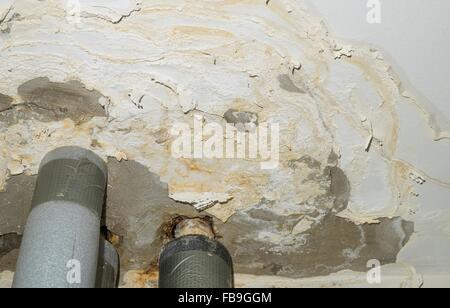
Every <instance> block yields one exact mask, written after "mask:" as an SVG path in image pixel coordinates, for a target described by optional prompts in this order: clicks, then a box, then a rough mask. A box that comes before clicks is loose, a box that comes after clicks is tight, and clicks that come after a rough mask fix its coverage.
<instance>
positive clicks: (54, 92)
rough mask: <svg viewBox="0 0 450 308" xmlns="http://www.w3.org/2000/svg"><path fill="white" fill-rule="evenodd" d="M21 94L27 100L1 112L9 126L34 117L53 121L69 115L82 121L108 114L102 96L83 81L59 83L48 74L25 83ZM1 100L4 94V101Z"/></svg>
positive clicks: (74, 119) (19, 92)
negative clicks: (102, 102)
mask: <svg viewBox="0 0 450 308" xmlns="http://www.w3.org/2000/svg"><path fill="white" fill-rule="evenodd" d="M18 94H19V96H20V97H21V99H22V101H23V103H22V104H19V105H16V106H14V109H12V110H8V111H6V112H5V111H4V112H3V113H1V114H0V121H1V122H4V123H6V124H7V125H8V126H10V125H14V124H17V123H18V122H19V121H20V120H30V119H37V120H39V121H43V122H51V121H58V120H63V119H67V118H69V119H72V120H73V121H75V122H81V121H88V120H89V119H91V118H93V117H106V113H105V109H104V106H102V105H101V102H100V101H99V100H100V98H102V95H101V94H100V93H98V92H97V91H89V90H87V89H86V88H85V86H84V85H83V84H82V83H80V82H79V81H69V82H67V83H56V82H50V80H49V79H48V78H46V77H45V78H44V77H43V78H36V79H33V80H30V81H28V82H26V83H24V84H23V85H21V86H20V87H19V88H18ZM1 100H2V97H0V103H1V102H2V101H1ZM104 102H105V101H104ZM0 107H1V104H0ZM5 109H6V108H5ZM0 110H4V109H3V108H0Z"/></svg>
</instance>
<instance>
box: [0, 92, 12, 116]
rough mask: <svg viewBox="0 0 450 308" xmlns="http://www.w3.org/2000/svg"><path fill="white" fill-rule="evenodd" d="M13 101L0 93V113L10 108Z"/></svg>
mask: <svg viewBox="0 0 450 308" xmlns="http://www.w3.org/2000/svg"><path fill="white" fill-rule="evenodd" d="M12 102H13V99H12V98H11V97H9V96H6V95H3V94H1V93H0V112H3V111H5V110H7V109H8V108H10V107H11V103H12Z"/></svg>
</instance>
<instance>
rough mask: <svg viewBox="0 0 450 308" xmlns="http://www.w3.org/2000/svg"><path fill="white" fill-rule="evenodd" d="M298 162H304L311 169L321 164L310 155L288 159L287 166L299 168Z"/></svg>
mask: <svg viewBox="0 0 450 308" xmlns="http://www.w3.org/2000/svg"><path fill="white" fill-rule="evenodd" d="M299 164H305V165H307V166H308V167H309V168H311V169H320V168H321V166H322V164H321V163H320V162H319V161H318V160H316V159H314V158H312V157H310V156H303V157H302V158H299V159H293V160H290V161H288V167H289V168H291V169H293V170H297V169H299V167H300V166H299Z"/></svg>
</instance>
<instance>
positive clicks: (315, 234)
mask: <svg viewBox="0 0 450 308" xmlns="http://www.w3.org/2000/svg"><path fill="white" fill-rule="evenodd" d="M252 216H253V217H250V216H249V215H248V214H247V213H239V214H236V215H235V216H233V217H232V218H231V219H230V221H229V222H228V223H227V224H221V223H216V227H217V230H218V234H220V235H221V236H222V237H223V238H222V242H223V243H224V244H225V245H226V247H227V248H228V249H229V250H230V253H231V255H232V257H233V260H234V264H235V269H236V271H237V272H239V273H246V274H255V275H280V276H286V277H292V278H305V277H315V276H327V275H330V274H332V273H335V272H338V271H341V270H346V269H350V270H354V271H361V272H365V271H367V267H366V265H367V262H368V261H369V260H372V259H377V260H379V261H380V262H381V263H382V264H383V265H384V264H391V263H395V262H396V258H397V255H398V253H399V251H400V250H401V248H402V247H403V246H404V245H405V244H406V243H407V242H408V240H409V238H410V236H411V234H412V233H413V229H414V225H413V223H410V222H406V221H403V220H401V219H400V218H396V219H383V220H382V222H381V223H380V224H376V225H364V226H361V227H359V226H356V225H355V224H353V223H352V222H349V221H347V220H345V219H342V218H339V217H336V216H334V215H331V214H330V215H328V216H327V217H326V218H325V219H323V220H322V222H321V223H320V224H318V225H316V226H314V227H313V228H312V229H310V230H309V231H308V232H307V233H305V234H302V235H301V236H300V235H299V236H297V237H294V238H293V241H294V243H289V242H287V243H286V244H282V243H274V242H270V241H263V240H261V239H259V238H258V235H259V234H260V232H267V231H268V230H279V228H280V226H283V227H282V229H281V230H279V233H280V234H288V233H287V232H289V230H291V229H289V228H292V225H293V224H292V221H290V219H291V218H292V217H290V218H289V217H283V216H279V217H277V218H275V219H274V221H273V222H270V221H268V220H255V219H257V218H256V217H255V215H252ZM283 221H284V222H286V223H284V224H283V223H282V222H283ZM285 237H289V235H285ZM295 241H296V242H295Z"/></svg>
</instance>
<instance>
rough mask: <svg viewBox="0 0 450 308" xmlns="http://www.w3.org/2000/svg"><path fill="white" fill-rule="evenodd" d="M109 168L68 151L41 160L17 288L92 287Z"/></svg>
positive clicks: (87, 155) (93, 157)
mask: <svg viewBox="0 0 450 308" xmlns="http://www.w3.org/2000/svg"><path fill="white" fill-rule="evenodd" d="M106 181H107V167H106V164H105V162H104V161H103V160H102V159H101V158H99V157H98V156H97V155H96V154H94V153H93V152H91V151H88V150H85V149H82V148H78V147H64V148H59V149H56V150H54V151H52V152H50V153H49V154H48V155H47V156H45V158H44V159H43V161H42V163H41V166H40V168H39V175H38V179H37V183H36V189H35V192H34V197H33V202H32V210H31V213H30V215H29V217H28V221H27V224H26V227H25V232H24V236H23V240H22V245H21V250H20V254H19V259H18V263H17V269H16V274H15V277H14V282H13V287H15V288H93V287H95V283H96V271H97V263H98V262H97V261H98V253H99V240H100V218H101V214H102V207H103V203H104V199H105V190H106Z"/></svg>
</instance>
